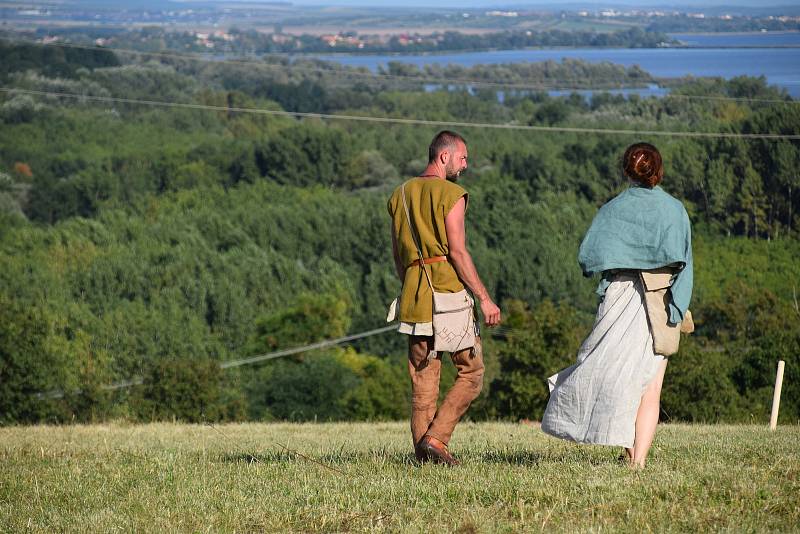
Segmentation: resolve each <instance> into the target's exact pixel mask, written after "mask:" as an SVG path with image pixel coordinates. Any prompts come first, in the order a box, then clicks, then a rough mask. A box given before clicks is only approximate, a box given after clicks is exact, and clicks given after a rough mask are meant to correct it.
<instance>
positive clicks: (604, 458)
mask: <svg viewBox="0 0 800 534" xmlns="http://www.w3.org/2000/svg"><path fill="white" fill-rule="evenodd" d="M477 457H478V460H479V461H480V462H482V463H487V464H509V465H525V466H533V467H536V466H538V465H542V464H569V465H581V464H583V465H591V466H602V465H612V464H619V460H618V459H617V456H616V455H615V454H613V453H611V454H603V455H598V454H589V453H588V451H582V450H580V449H576V450H573V451H558V452H555V451H537V450H528V449H523V450H507V451H486V452H483V453H481V454H479V455H478V456H477Z"/></svg>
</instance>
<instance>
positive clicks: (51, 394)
mask: <svg viewBox="0 0 800 534" xmlns="http://www.w3.org/2000/svg"><path fill="white" fill-rule="evenodd" d="M391 330H397V325H396V324H393V325H390V326H384V327H382V328H375V329H373V330H367V331H366V332H360V333H358V334H351V335H348V336H344V337H339V338H336V339H327V340H325V341H320V342H317V343H311V344H309V345H303V346H302V347H294V348H291V349H284V350H278V351H275V352H269V353H266V354H259V355H258V356H251V357H249V358H242V359H239V360H229V361H225V362H222V363H220V364H219V367H220V369H231V368H234V367H241V366H243V365H251V364H254V363H259V362H264V361H267V360H274V359H277V358H284V357H286V356H292V355H294V354H301V353H303V352H309V351H312V350H318V349H324V348H327V347H333V346H335V345H341V344H342V343H347V342H348V341H355V340H356V339H362V338H365V337H371V336H377V335H378V334H384V333H386V332H389V331H391ZM142 384H144V379H143V378H142V377H140V376H137V377H133V378H129V379H127V380H121V381H119V382H114V383H113V384H106V385H103V386H100V389H103V390H106V391H113V390H117V389H127V388H129V387H133V386H140V385H142ZM35 396H36V397H37V398H39V399H60V398H62V397H64V392H63V391H61V390H55V391H48V392H43V393H37V394H36V395H35Z"/></svg>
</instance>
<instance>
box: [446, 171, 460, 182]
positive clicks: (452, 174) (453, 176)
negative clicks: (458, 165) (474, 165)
mask: <svg viewBox="0 0 800 534" xmlns="http://www.w3.org/2000/svg"><path fill="white" fill-rule="evenodd" d="M463 171H464V169H448V168H446V169H445V170H444V172H445V175H444V177H445V178H447V179H448V180H449V181H451V182H455V181H457V180H458V178H459V176H461V173H462V172H463Z"/></svg>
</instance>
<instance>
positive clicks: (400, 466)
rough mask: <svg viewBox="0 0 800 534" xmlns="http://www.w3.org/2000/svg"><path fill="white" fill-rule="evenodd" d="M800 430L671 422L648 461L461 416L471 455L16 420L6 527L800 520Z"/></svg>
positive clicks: (372, 443) (345, 434)
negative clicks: (441, 460) (416, 461)
mask: <svg viewBox="0 0 800 534" xmlns="http://www.w3.org/2000/svg"><path fill="white" fill-rule="evenodd" d="M223 434H224V435H223ZM798 440H800V427H796V426H795V427H782V428H779V429H778V431H777V432H775V433H770V432H769V431H768V430H767V429H766V428H764V427H754V426H687V425H665V426H663V427H661V428H660V431H659V433H658V435H657V438H656V443H655V445H654V448H653V451H652V457H651V464H650V465H649V466H648V468H647V469H646V470H645V471H643V472H635V471H631V470H629V469H627V468H625V467H623V466H621V465H619V464H618V463H617V462H616V456H617V454H618V452H619V451H618V450H616V449H613V448H605V447H582V446H576V445H573V444H570V443H566V442H562V441H559V440H555V439H551V438H548V437H546V436H544V435H543V434H542V433H541V431H540V430H539V429H538V428H537V427H535V426H532V425H522V424H510V423H482V424H473V423H464V424H462V425H461V426H460V428H459V429H458V430H457V433H456V436H455V439H454V442H453V444H452V445H453V446H452V448H453V451H454V452H455V453H456V454H458V455H459V456H460V457H461V458H462V460H463V461H464V465H463V466H462V467H460V468H458V469H445V468H441V467H437V466H425V467H421V468H420V467H416V466H414V465H413V462H412V459H411V456H410V455H409V453H408V447H407V445H408V441H409V437H408V435H407V425H406V424H405V423H379V424H363V423H362V424H320V425H314V424H305V425H290V424H276V425H260V424H246V425H227V426H222V427H218V428H216V429H215V428H211V427H209V426H189V425H180V424H175V425H173V424H154V425H143V426H129V425H125V424H122V425H117V424H113V425H102V426H71V427H70V426H67V427H24V428H23V427H20V428H2V429H0V463H2V465H3V469H2V470H0V531H15V532H18V531H23V530H35V531H59V530H68V531H89V530H91V531H100V532H103V531H110V530H114V529H123V530H136V531H161V530H170V531H174V530H178V531H220V530H222V531H234V530H235V531H287V530H295V531H317V530H322V531H349V530H369V529H390V530H393V531H408V532H418V531H422V530H428V531H453V530H455V529H460V530H461V531H462V532H475V531H520V530H525V531H528V530H530V531H538V530H541V529H543V528H547V529H555V530H573V529H579V530H587V529H591V530H606V529H613V530H614V531H617V530H621V531H637V532H639V531H643V530H651V529H652V530H700V529H702V530H706V529H709V528H711V529H732V530H736V531H743V530H744V531H765V530H778V531H789V530H796V529H797V528H798V525H800V501H798V499H797V495H798V494H800V452H798V447H797V443H798ZM279 444H289V446H290V447H292V448H295V449H297V450H300V451H302V452H304V453H305V454H306V455H308V456H309V457H311V458H313V459H315V460H318V461H321V462H326V463H329V464H331V465H333V466H335V467H336V468H337V469H340V470H343V471H346V474H337V473H334V472H332V471H329V470H327V469H325V468H323V467H320V466H319V465H317V464H314V463H311V462H310V461H308V460H304V459H302V458H300V457H298V456H296V455H294V454H291V453H287V452H285V451H284V450H283V449H282V448H281V446H280V445H279ZM250 453H252V454H253V455H255V458H256V461H249V458H248V454H250Z"/></svg>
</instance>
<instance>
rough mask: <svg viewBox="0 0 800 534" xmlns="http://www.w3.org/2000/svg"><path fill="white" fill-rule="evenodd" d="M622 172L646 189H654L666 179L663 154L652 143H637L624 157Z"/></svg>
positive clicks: (629, 148)
mask: <svg viewBox="0 0 800 534" xmlns="http://www.w3.org/2000/svg"><path fill="white" fill-rule="evenodd" d="M622 172H624V173H625V176H627V177H628V178H630V179H631V180H633V181H634V182H637V183H639V184H641V185H643V186H645V187H654V186H656V185H658V184H659V183H660V182H661V179H662V178H664V163H663V162H662V160H661V153H660V152H659V151H658V149H657V148H656V147H654V146H653V145H651V144H650V143H635V144H633V145H631V146H629V147H628V149H627V150H626V151H625V155H624V156H622Z"/></svg>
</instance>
